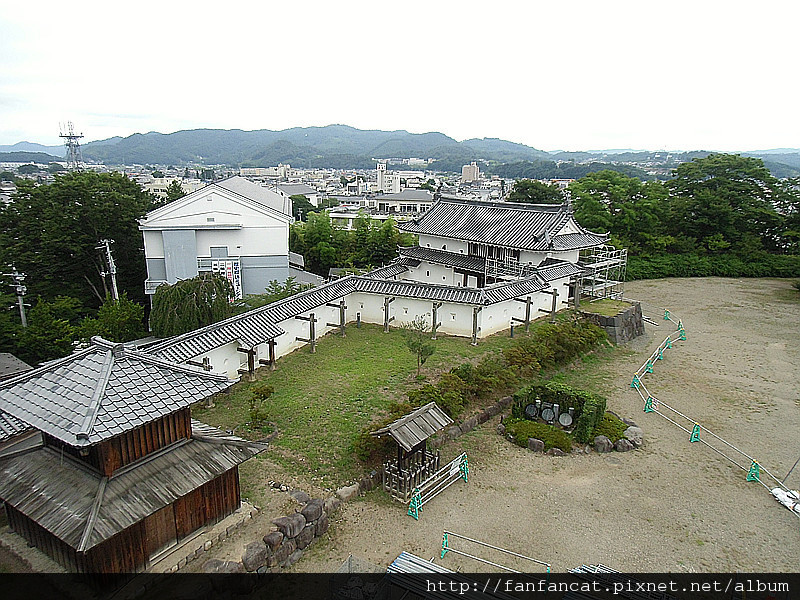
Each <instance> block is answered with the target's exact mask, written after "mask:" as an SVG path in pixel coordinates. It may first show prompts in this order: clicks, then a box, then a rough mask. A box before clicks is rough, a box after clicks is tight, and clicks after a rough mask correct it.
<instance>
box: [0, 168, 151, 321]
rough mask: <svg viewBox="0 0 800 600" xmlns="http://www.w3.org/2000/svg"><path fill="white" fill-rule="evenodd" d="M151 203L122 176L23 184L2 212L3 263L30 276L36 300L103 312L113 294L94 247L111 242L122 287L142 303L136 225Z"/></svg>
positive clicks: (84, 175)
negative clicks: (75, 303) (58, 299)
mask: <svg viewBox="0 0 800 600" xmlns="http://www.w3.org/2000/svg"><path fill="white" fill-rule="evenodd" d="M150 205H151V196H150V194H148V193H146V192H145V191H144V190H143V189H142V188H141V187H140V186H139V184H137V183H136V182H134V181H132V180H130V179H128V177H126V176H125V175H120V174H119V173H92V172H73V173H67V174H64V175H58V176H56V180H55V182H54V183H52V184H51V185H40V186H37V185H35V184H33V183H32V182H29V181H23V182H20V184H19V186H18V188H17V193H16V194H15V195H14V196H13V197H12V200H11V202H10V203H8V204H7V205H3V206H0V260H2V261H3V262H4V263H5V264H11V263H13V264H14V265H15V266H16V267H17V269H18V270H19V271H21V272H24V273H26V274H27V275H28V278H27V280H26V282H25V283H26V285H27V286H28V291H29V293H30V294H31V295H33V296H42V297H43V298H54V297H55V296H57V295H68V296H72V297H75V298H78V299H79V300H80V301H81V303H82V304H83V305H84V306H87V307H99V306H100V304H101V303H102V302H103V300H104V299H105V296H106V293H107V292H108V291H109V290H108V289H107V282H106V281H105V279H104V278H103V277H102V276H101V273H102V272H104V271H105V270H106V269H107V267H105V266H104V264H103V261H102V258H101V255H100V253H99V252H98V251H97V250H96V249H95V247H96V246H97V244H98V242H100V240H103V239H112V240H114V242H115V243H114V245H113V246H112V250H113V253H114V260H115V262H116V266H117V284H118V287H119V289H120V291H125V292H127V293H128V296H129V297H130V298H132V299H136V300H140V301H143V300H144V289H143V288H144V280H145V277H146V270H145V263H144V256H143V252H142V235H141V232H140V231H139V229H138V222H137V219H139V218H141V217H142V216H143V215H144V214H145V213H146V212H147V210H148V209H149V208H150Z"/></svg>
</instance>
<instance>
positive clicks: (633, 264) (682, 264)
mask: <svg viewBox="0 0 800 600" xmlns="http://www.w3.org/2000/svg"><path fill="white" fill-rule="evenodd" d="M626 277H627V280H628V281H633V280H635V279H660V278H663V277H800V256H797V255H784V254H766V253H762V254H756V255H753V256H747V257H741V256H737V255H735V254H717V255H707V256H701V255H698V254H658V255H649V256H631V257H630V258H629V259H628V265H627V269H626Z"/></svg>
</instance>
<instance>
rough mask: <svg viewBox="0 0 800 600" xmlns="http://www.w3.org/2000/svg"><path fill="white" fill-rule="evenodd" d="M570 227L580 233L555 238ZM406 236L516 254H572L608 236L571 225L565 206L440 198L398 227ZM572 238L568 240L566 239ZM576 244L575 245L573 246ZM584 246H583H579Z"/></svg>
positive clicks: (570, 217) (571, 221)
mask: <svg viewBox="0 0 800 600" xmlns="http://www.w3.org/2000/svg"><path fill="white" fill-rule="evenodd" d="M568 223H571V224H572V225H573V226H574V228H575V229H576V230H577V231H579V232H580V234H579V235H580V237H574V236H575V235H576V234H568V235H567V236H558V232H559V231H561V230H562V229H564V226H565V225H567V224H568ZM398 227H399V228H400V229H401V230H403V231H407V232H409V233H416V234H425V235H434V236H439V237H445V238H449V239H456V240H463V241H469V242H475V243H479V244H488V245H491V246H502V247H506V248H515V249H519V250H531V251H546V250H553V249H556V248H555V245H554V244H555V243H556V239H557V238H558V237H563V238H564V239H563V240H559V241H558V243H559V245H560V246H561V247H559V248H558V249H559V250H572V249H577V248H584V247H591V246H595V245H600V244H602V243H603V242H604V241H605V240H606V239H607V238H608V236H604V235H599V234H595V233H591V232H589V231H586V230H584V229H583V228H581V227H580V226H579V225H578V224H577V223H575V221H574V219H573V217H572V211H571V210H570V208H569V206H568V205H566V204H560V205H558V204H520V203H512V202H484V201H480V200H464V199H456V198H447V197H443V198H441V199H440V200H439V201H438V202H436V204H434V205H433V206H432V207H431V208H430V210H428V212H426V213H425V214H424V215H422V216H421V217H418V218H416V219H413V220H411V221H404V222H401V223H398ZM570 236H572V237H570ZM576 244H577V245H576ZM582 244H586V245H582Z"/></svg>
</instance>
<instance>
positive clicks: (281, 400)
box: [193, 324, 512, 491]
mask: <svg viewBox="0 0 800 600" xmlns="http://www.w3.org/2000/svg"><path fill="white" fill-rule="evenodd" d="M511 341H512V340H511V339H510V338H509V337H508V334H507V333H505V334H504V333H500V334H497V335H494V336H491V337H489V338H486V339H484V340H481V341H480V342H479V344H478V345H477V346H472V345H471V344H470V340H469V338H458V337H448V336H441V335H440V336H439V339H438V340H437V341H436V342H435V344H436V352H435V353H434V354H433V356H431V358H430V359H428V362H427V363H426V364H425V366H424V367H423V377H427V378H428V379H429V380H435V378H436V375H437V374H438V373H439V372H441V371H443V370H448V369H450V368H452V367H454V366H456V365H458V364H461V363H462V362H464V361H467V360H471V359H474V358H477V357H480V356H483V355H485V354H487V353H489V352H492V351H496V350H501V349H502V348H504V347H506V346H508V345H509V344H510V343H511ZM257 378H258V381H264V382H266V383H268V384H269V385H271V386H272V387H273V388H274V389H275V393H274V394H273V396H272V397H271V398H270V399H269V401H268V405H269V411H268V412H269V420H270V421H273V422H274V423H275V424H276V425H277V428H278V435H277V437H275V438H274V439H273V441H272V448H271V449H270V451H269V453H268V456H269V460H272V461H275V462H276V463H278V464H279V465H281V466H283V467H285V468H286V469H287V471H289V472H295V473H298V472H299V473H303V474H305V475H308V476H311V477H314V478H315V479H316V480H317V481H319V482H320V483H321V484H322V485H324V486H325V487H336V486H338V485H342V484H343V483H344V482H346V481H348V480H351V479H353V478H354V477H358V476H360V475H362V474H363V471H364V466H363V464H361V463H360V462H359V461H358V460H357V459H356V458H355V456H353V453H352V451H351V445H352V443H353V440H354V439H355V437H356V436H357V435H358V433H359V432H360V431H361V430H362V429H363V428H364V427H365V426H366V425H367V424H368V423H370V422H371V421H373V420H375V419H376V418H377V417H379V416H380V415H381V414H382V413H383V412H384V411H385V410H386V408H387V407H388V406H389V404H390V403H391V402H392V401H396V400H397V401H402V400H404V399H405V394H406V392H407V391H408V390H410V389H413V388H416V387H418V386H419V385H420V384H421V382H420V381H418V380H417V378H416V360H415V357H414V355H412V354H411V352H409V350H408V349H407V348H406V346H405V344H404V342H403V338H402V336H401V334H400V332H399V331H397V330H393V331H392V332H390V333H388V334H386V333H383V328H382V327H379V326H375V325H367V324H364V325H362V327H361V329H357V328H356V327H355V326H348V328H347V337H346V338H344V339H343V338H341V337H339V336H338V335H336V334H335V333H332V334H328V335H327V336H325V337H324V338H322V339H320V340H319V343H318V344H317V351H316V353H315V354H311V352H310V350H309V347H308V346H305V347H303V348H301V349H299V350H297V351H295V352H293V353H292V354H290V355H288V356H284V357H283V358H281V359H279V360H278V363H277V369H276V370H275V371H269V369H268V368H262V369H260V370H259V371H258V372H257ZM252 385H253V384H252V383H250V382H245V381H242V382H240V383H238V384H236V385H235V386H233V388H232V390H231V392H230V393H229V394H226V395H222V396H220V397H218V398H217V399H216V400H215V401H216V406H215V407H213V408H210V409H209V408H205V407H199V406H198V407H196V408H195V410H194V411H193V416H194V417H195V418H197V419H199V420H201V421H203V422H205V423H209V424H211V425H214V426H217V427H220V428H222V429H228V430H230V429H234V428H237V429H236V433H237V435H243V436H244V437H247V438H251V439H258V438H259V437H263V436H264V435H265V434H266V433H269V429H268V430H267V431H265V432H258V431H251V430H250V429H249V428H248V427H247V426H246V423H247V421H248V420H249V410H248V400H249V398H250V395H251V394H250V392H249V388H250V387H251V386H252ZM244 483H245V482H244V481H243V484H244ZM243 487H244V485H243ZM243 491H244V490H243Z"/></svg>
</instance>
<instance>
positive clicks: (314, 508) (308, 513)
mask: <svg viewBox="0 0 800 600" xmlns="http://www.w3.org/2000/svg"><path fill="white" fill-rule="evenodd" d="M300 512H301V513H302V514H303V516H304V517H305V518H306V523H311V521H316V520H317V519H319V518H320V516H321V515H322V498H314V499H313V500H311V501H310V502H309V503H308V504H306V505H305V506H304V507H303V510H301V511H300Z"/></svg>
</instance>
